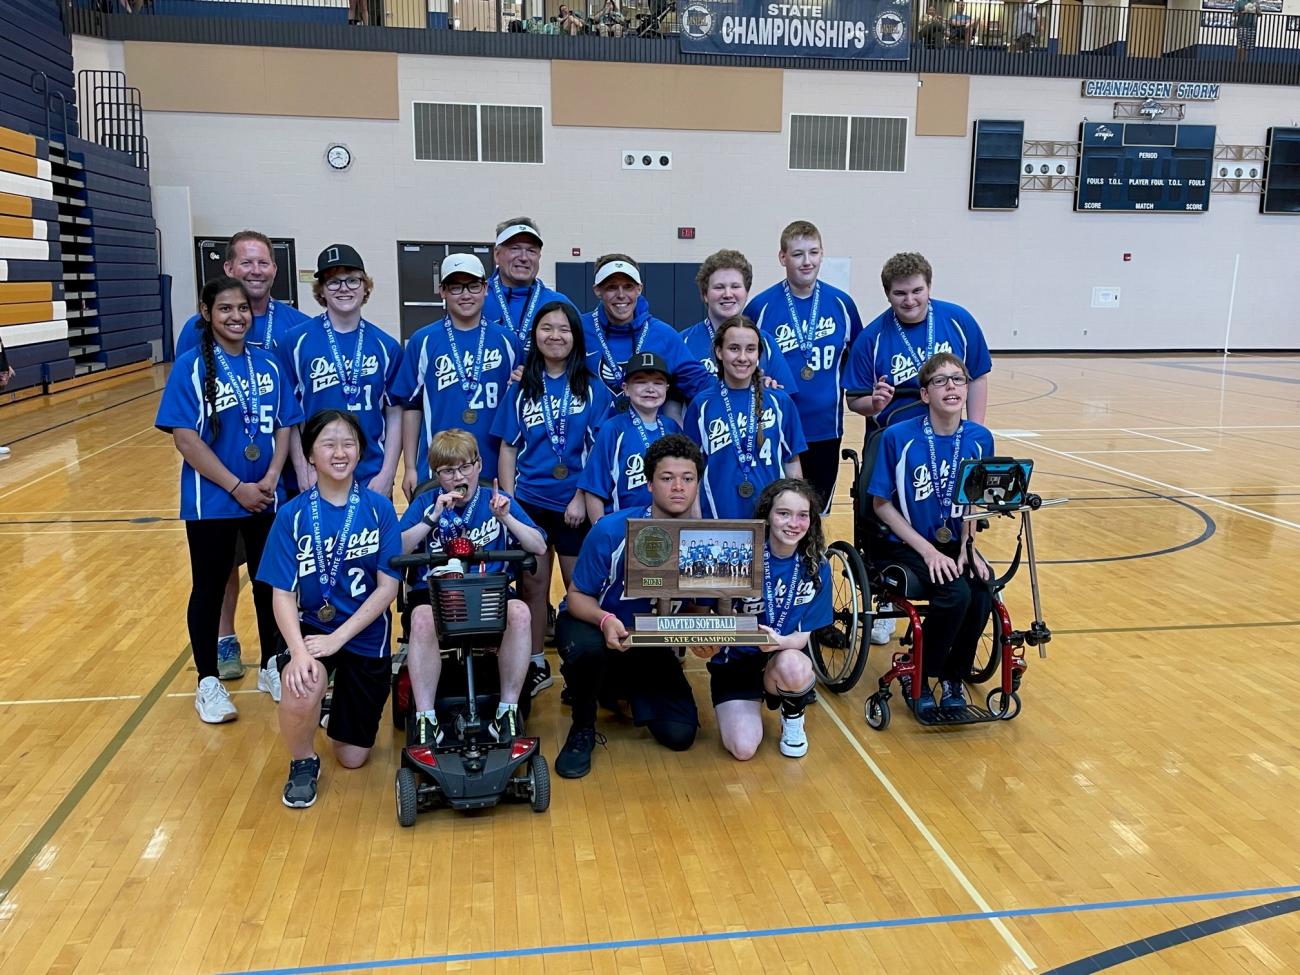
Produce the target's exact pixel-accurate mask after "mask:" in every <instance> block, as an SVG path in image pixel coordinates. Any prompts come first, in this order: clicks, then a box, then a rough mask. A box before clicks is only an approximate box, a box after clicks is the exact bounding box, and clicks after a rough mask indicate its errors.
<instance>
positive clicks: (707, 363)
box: [695, 318, 718, 376]
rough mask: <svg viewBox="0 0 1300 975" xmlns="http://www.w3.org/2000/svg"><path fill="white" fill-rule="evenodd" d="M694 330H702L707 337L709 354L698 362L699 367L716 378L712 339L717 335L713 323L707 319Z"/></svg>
mask: <svg viewBox="0 0 1300 975" xmlns="http://www.w3.org/2000/svg"><path fill="white" fill-rule="evenodd" d="M695 328H703V329H704V331H705V333H707V334H708V336H709V352H708V354H707V355H706V356H705V357H704V358H703V359H701V360H700V365H702V366H703V367H704V368H705V369H706V370H707V371H708V373H709V375H710V376H716V375H717V374H718V364H717V363H716V362H715V361H714V360H713V337H714V336H715V335H717V331H716V330H715V329H714V327H713V322H712V321H711V320H710V319H708V318H706V319H704V321H702V322H700V324H699V325H696V326H695Z"/></svg>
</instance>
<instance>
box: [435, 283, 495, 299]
mask: <svg viewBox="0 0 1300 975" xmlns="http://www.w3.org/2000/svg"><path fill="white" fill-rule="evenodd" d="M443 287H444V288H446V289H447V294H449V295H455V296H456V297H460V296H461V295H463V294H464V293H465V292H466V291H468V292H469V293H470V294H472V295H478V294H482V293H483V289H484V288H486V287H487V282H485V281H471V282H470V283H469V284H444V285H443Z"/></svg>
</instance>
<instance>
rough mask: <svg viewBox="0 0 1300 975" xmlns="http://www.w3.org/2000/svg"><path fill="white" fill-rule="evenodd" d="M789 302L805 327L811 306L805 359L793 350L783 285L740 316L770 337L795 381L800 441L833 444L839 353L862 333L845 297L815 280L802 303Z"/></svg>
mask: <svg viewBox="0 0 1300 975" xmlns="http://www.w3.org/2000/svg"><path fill="white" fill-rule="evenodd" d="M790 298H791V300H792V301H793V302H794V308H795V313H796V314H797V315H798V316H799V319H800V322H802V323H808V318H809V316H810V315H812V311H813V305H814V304H815V305H816V306H817V325H816V329H815V331H814V332H813V334H812V345H811V348H810V349H809V351H808V354H807V355H806V356H805V354H804V352H803V350H801V349H800V348H799V334H798V331H797V327H796V326H794V325H792V324H791V322H790V306H789V304H788V303H787V302H786V282H784V281H781V282H778V283H777V284H774V285H772V287H770V288H768V289H767V290H765V291H762V292H759V294H757V295H755V296H754V297H753V298H752V299H750V302H749V305H748V306H747V307H746V308H745V314H746V315H748V316H749V317H750V318H751V319H753V320H754V322H755V323H757V325H758V327H759V328H760V329H762V330H763V331H764V332H766V333H767V334H768V335H770V336H771V337H772V341H773V342H775V343H776V347H777V349H778V350H779V351H780V352H781V354H782V355H784V356H785V362H786V365H787V366H789V367H790V372H791V373H793V374H794V375H796V376H798V377H799V397H798V399H797V400H796V405H797V406H798V407H799V419H801V420H802V421H803V432H804V436H806V437H807V438H808V439H809V440H810V441H812V442H814V443H816V442H817V441H819V440H836V439H838V438H839V437H841V436H842V435H843V433H844V408H843V402H842V397H841V395H840V394H841V392H842V390H843V388H844V387H843V386H842V385H841V384H840V374H841V373H842V372H843V369H844V353H845V351H846V350H847V349H848V348H849V345H850V344H851V343H852V342H853V340H854V339H856V338H857V337H858V333H859V332H861V331H862V316H860V315H859V314H858V306H857V305H855V304H854V303H853V299H852V298H850V297H849V295H848V293H847V292H844V291H841V290H840V289H839V288H837V287H835V286H834V285H830V284H827V283H826V282H824V281H818V282H817V285H816V287H815V288H814V289H813V293H812V294H811V295H809V296H808V297H807V298H799V297H797V296H796V295H795V294H794V293H793V292H791V293H790ZM805 368H807V369H811V370H812V371H813V376H812V378H811V379H804V378H803V370H804V369H805Z"/></svg>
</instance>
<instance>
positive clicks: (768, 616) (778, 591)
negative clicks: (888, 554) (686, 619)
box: [709, 546, 835, 667]
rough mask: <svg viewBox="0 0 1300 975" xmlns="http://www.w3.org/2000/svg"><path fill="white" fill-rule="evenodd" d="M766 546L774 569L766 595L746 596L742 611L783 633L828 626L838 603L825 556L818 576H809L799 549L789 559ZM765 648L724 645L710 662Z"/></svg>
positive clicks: (713, 664)
mask: <svg viewBox="0 0 1300 975" xmlns="http://www.w3.org/2000/svg"><path fill="white" fill-rule="evenodd" d="M764 548H765V549H766V550H767V553H768V559H769V561H770V567H771V572H772V574H771V576H770V577H768V578H767V581H766V583H765V586H764V590H765V595H764V596H763V597H762V598H759V599H750V600H745V601H744V603H743V605H742V607H741V609H740V610H739V611H740V612H742V613H746V614H750V615H754V616H757V617H758V621H759V623H762V624H764V625H766V626H770V627H772V629H774V630H776V632H777V633H779V634H780V635H781V636H789V635H790V634H791V633H796V632H798V633H811V632H812V631H813V630H817V629H820V628H821V627H823V626H829V625H830V624H831V622H832V620H833V619H834V615H835V607H834V605H833V604H832V602H831V567H830V565H829V564H828V563H827V562H826V560H825V559H822V561H821V564H820V565H819V566H818V567H817V578H816V579H810V578H809V577H808V571H807V567H806V565H805V564H804V559H803V558H802V557H800V556H799V555H798V553H796V554H794V555H792V556H790V557H789V558H788V559H780V558H777V557H776V556H775V555H772V554H771V550H770V549H767V547H766V546H764ZM761 557H762V556H760V558H761ZM769 588H770V590H771V595H772V600H773V605H771V606H769V605H768V603H767V595H766V591H767V590H768V589H769ZM787 604H788V605H789V608H788V609H786V610H785V618H784V619H782V618H781V611H782V610H783V609H785V607H786V606H787ZM778 623H779V624H780V625H778ZM762 652H763V651H762V650H761V649H760V648H758V647H739V646H726V645H724V646H723V648H722V649H721V650H719V651H718V652H717V653H716V654H715V655H714V656H713V658H712V659H711V660H709V666H710V667H721V666H724V665H726V664H728V663H730V662H731V661H733V660H735V659H737V658H739V657H746V656H750V655H752V654H756V653H762Z"/></svg>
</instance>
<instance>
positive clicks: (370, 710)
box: [276, 624, 393, 748]
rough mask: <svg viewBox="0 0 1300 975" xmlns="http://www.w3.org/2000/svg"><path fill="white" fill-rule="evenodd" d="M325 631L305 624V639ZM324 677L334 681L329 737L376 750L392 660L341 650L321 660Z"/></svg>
mask: <svg viewBox="0 0 1300 975" xmlns="http://www.w3.org/2000/svg"><path fill="white" fill-rule="evenodd" d="M321 632H323V631H321V630H318V629H316V628H315V627H313V626H309V625H306V624H303V627H302V635H303V636H311V635H312V634H319V633H321ZM288 663H289V654H288V651H285V652H283V653H281V654H280V655H279V656H278V657H277V658H276V666H277V667H278V668H279V669H280V671H281V673H283V672H284V668H285V667H286V666H288ZM319 663H321V664H322V665H323V666H324V667H325V673H326V674H328V675H329V676H331V677H333V678H334V697H333V700H332V701H331V703H330V724H329V730H328V732H327V733H328V734H329V736H330V738H332V739H333V740H334V741H337V742H341V743H343V744H344V745H356V746H357V747H358V748H373V747H374V745H375V736H376V735H377V734H378V733H379V719H380V718H382V717H383V715H384V704H385V703H387V701H388V693H389V690H390V689H391V686H392V680H393V658H392V657H388V656H384V657H363V656H361V654H359V653H352V652H351V651H350V650H340V651H339V652H338V653H336V654H333V655H332V656H329V657H321V658H320V660H319Z"/></svg>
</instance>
